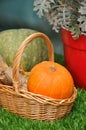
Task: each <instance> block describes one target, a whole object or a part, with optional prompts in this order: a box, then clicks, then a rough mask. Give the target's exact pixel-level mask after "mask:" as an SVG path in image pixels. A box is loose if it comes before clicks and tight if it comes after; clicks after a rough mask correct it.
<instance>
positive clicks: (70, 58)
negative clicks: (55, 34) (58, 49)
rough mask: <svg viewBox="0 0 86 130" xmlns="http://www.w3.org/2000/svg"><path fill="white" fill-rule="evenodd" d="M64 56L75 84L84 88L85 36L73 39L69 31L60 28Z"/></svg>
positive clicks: (85, 72)
mask: <svg viewBox="0 0 86 130" xmlns="http://www.w3.org/2000/svg"><path fill="white" fill-rule="evenodd" d="M61 34H62V41H63V43H64V58H65V63H66V67H67V69H68V70H69V71H70V72H71V74H72V76H73V79H74V81H75V85H77V86H78V87H80V88H84V89H86V36H84V35H80V37H79V39H77V40H74V39H73V38H72V36H71V33H70V31H68V30H66V29H65V28H62V31H61Z"/></svg>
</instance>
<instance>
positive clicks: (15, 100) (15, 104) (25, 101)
mask: <svg viewBox="0 0 86 130" xmlns="http://www.w3.org/2000/svg"><path fill="white" fill-rule="evenodd" d="M37 37H41V38H43V39H44V40H45V42H46V44H47V46H48V56H49V60H51V61H54V52H53V47H52V43H51V41H50V40H49V38H48V37H47V36H46V35H45V34H43V33H34V34H32V35H30V36H29V37H28V38H27V39H25V41H23V43H22V44H21V46H20V48H19V49H18V51H17V53H16V56H15V59H14V64H13V69H12V72H13V79H12V81H13V86H8V85H2V84H0V105H1V106H2V107H3V108H5V109H7V110H9V111H11V112H13V113H16V114H18V115H20V116H24V117H27V118H30V119H36V120H47V121H51V120H56V119H60V118H62V117H64V116H65V115H66V114H68V113H69V112H70V111H71V108H72V106H73V103H74V101H75V99H76V96H77V91H76V88H74V93H73V95H72V96H71V97H70V98H68V99H65V100H56V99H53V98H49V97H46V96H42V95H38V94H33V93H31V92H28V91H27V89H25V90H24V89H22V88H21V85H20V81H19V65H20V60H21V55H22V53H23V51H24V49H25V47H26V46H27V44H29V43H30V42H31V41H32V40H33V39H34V38H37Z"/></svg>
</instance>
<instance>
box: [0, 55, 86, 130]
mask: <svg viewBox="0 0 86 130" xmlns="http://www.w3.org/2000/svg"><path fill="white" fill-rule="evenodd" d="M55 61H58V62H59V63H61V64H63V65H64V58H63V57H62V56H58V58H57V57H56V56H55ZM77 92H78V95H77V99H76V101H75V102H74V105H73V108H72V110H71V112H70V113H69V114H68V115H67V116H65V117H64V118H62V119H60V120H56V121H52V122H42V121H35V120H30V119H26V118H22V117H19V116H18V115H15V114H13V113H10V112H9V111H7V110H4V109H3V108H2V107H0V130H86V91H85V90H82V89H79V88H77ZM21 109H22V108H21Z"/></svg>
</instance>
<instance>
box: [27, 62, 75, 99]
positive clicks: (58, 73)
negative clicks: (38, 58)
mask: <svg viewBox="0 0 86 130" xmlns="http://www.w3.org/2000/svg"><path fill="white" fill-rule="evenodd" d="M27 87H28V91H30V92H32V93H36V94H41V95H45V96H48V97H51V98H55V99H65V98H69V97H71V95H72V94H73V91H74V82H73V78H72V76H71V74H70V72H69V71H68V70H67V69H66V68H65V67H63V66H62V65H60V64H58V63H55V62H52V61H44V62H41V63H39V64H37V65H35V66H34V67H33V69H32V70H31V73H30V77H29V79H28V83H27Z"/></svg>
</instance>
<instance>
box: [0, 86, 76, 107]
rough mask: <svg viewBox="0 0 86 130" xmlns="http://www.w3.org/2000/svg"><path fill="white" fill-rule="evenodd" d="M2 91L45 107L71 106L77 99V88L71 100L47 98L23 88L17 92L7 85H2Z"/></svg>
mask: <svg viewBox="0 0 86 130" xmlns="http://www.w3.org/2000/svg"><path fill="white" fill-rule="evenodd" d="M0 91H5V92H8V93H11V94H13V95H17V96H20V97H24V98H27V99H29V100H34V101H36V102H38V103H41V104H44V105H45V104H46V105H47V104H49V105H54V106H60V105H69V104H71V103H73V102H74V101H75V99H76V97H77V88H76V87H74V92H73V94H72V96H71V97H70V98H66V99H54V98H51V97H47V96H44V95H40V94H35V93H32V92H29V91H28V90H24V89H22V88H20V89H19V91H18V92H16V91H15V89H14V87H13V86H7V85H2V84H0Z"/></svg>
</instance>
